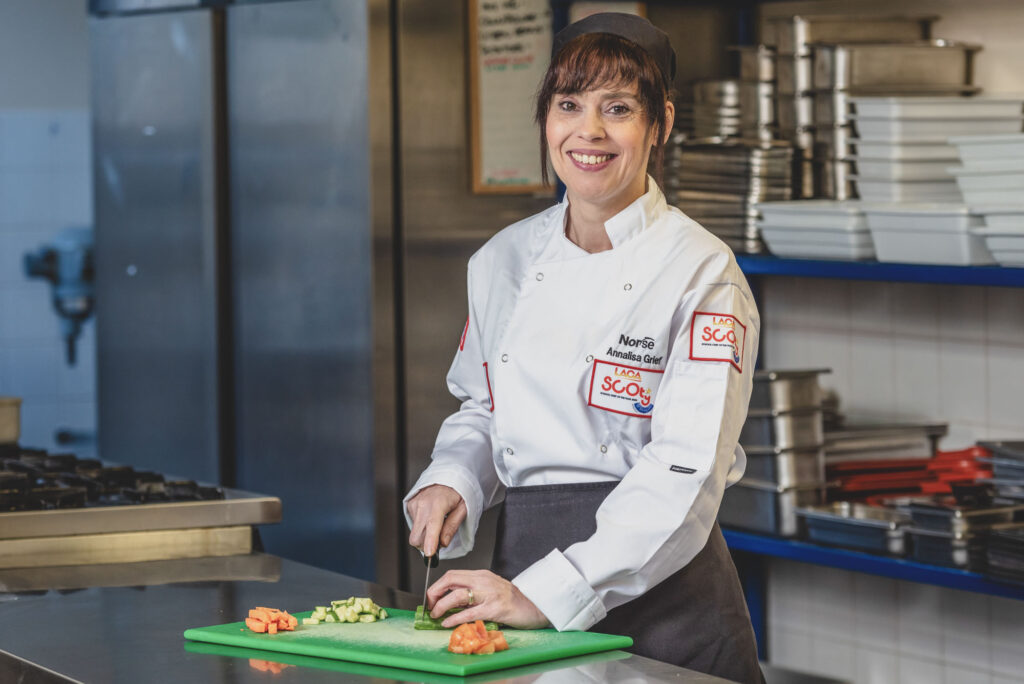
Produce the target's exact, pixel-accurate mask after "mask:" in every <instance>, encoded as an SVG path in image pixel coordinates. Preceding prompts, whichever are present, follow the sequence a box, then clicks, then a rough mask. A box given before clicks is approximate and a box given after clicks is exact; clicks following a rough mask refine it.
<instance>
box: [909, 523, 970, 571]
mask: <svg viewBox="0 0 1024 684" xmlns="http://www.w3.org/2000/svg"><path fill="white" fill-rule="evenodd" d="M906 532H907V534H908V535H909V536H910V540H911V553H912V555H913V557H914V560H916V561H918V562H920V563H928V564H930V565H944V566H948V567H954V568H965V569H969V570H980V569H981V568H982V567H983V566H984V563H985V559H984V551H985V548H984V542H983V540H982V538H981V537H980V536H979V535H976V534H965V533H962V532H941V531H938V530H929V529H922V528H918V527H908V528H907V529H906Z"/></svg>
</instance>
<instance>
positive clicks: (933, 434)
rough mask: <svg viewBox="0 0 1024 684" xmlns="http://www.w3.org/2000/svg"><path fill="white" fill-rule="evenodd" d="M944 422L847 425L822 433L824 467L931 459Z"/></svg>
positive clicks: (943, 431) (942, 430)
mask: <svg viewBox="0 0 1024 684" xmlns="http://www.w3.org/2000/svg"><path fill="white" fill-rule="evenodd" d="M948 431H949V426H948V425H947V424H946V423H905V424H877V425H849V426H844V427H843V428H842V429H840V430H830V431H828V432H826V433H825V465H826V466H828V465H829V464H832V463H843V462H846V461H861V460H868V459H874V460H882V459H907V458H932V457H933V456H935V452H936V450H937V448H938V442H939V439H941V438H942V437H944V436H945V435H946V433H947V432H948Z"/></svg>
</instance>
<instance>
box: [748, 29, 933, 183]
mask: <svg viewBox="0 0 1024 684" xmlns="http://www.w3.org/2000/svg"><path fill="white" fill-rule="evenodd" d="M937 20H938V17H937V16H871V15H794V16H779V17H768V19H767V21H766V22H765V25H764V26H763V27H762V35H763V36H764V42H765V43H766V44H768V45H769V46H774V47H775V49H776V53H777V56H776V63H775V77H776V107H775V108H776V120H777V121H778V131H779V137H781V138H782V139H784V140H789V141H791V142H792V143H793V144H794V146H795V147H796V153H795V155H794V160H795V164H796V171H795V173H794V181H795V183H796V185H795V187H794V196H795V197H797V198H803V199H808V198H811V197H823V198H828V199H846V198H847V197H849V196H850V193H849V187H850V186H849V179H848V175H849V173H848V171H849V168H848V164H847V163H846V162H842V161H841V160H840V159H841V158H840V157H838V156H835V155H833V156H831V157H827V156H823V155H822V154H820V153H816V152H815V142H816V139H821V138H825V139H828V138H829V130H828V128H829V125H827V124H821V125H822V127H823V129H824V130H822V131H821V132H820V133H819V132H818V131H817V130H816V129H817V127H818V126H819V124H818V122H816V121H815V116H814V109H815V104H816V99H817V98H816V97H815V93H814V88H815V83H814V78H813V74H814V65H813V56H812V55H813V52H814V46H815V44H817V43H822V42H825V41H830V42H833V43H834V42H843V41H847V42H851V43H859V42H862V41H872V40H873V41H920V40H922V39H928V38H930V37H931V31H932V24H933V23H934V22H935V21H937ZM885 68H886V69H888V70H889V71H893V70H894V69H893V65H892V64H887V65H885Z"/></svg>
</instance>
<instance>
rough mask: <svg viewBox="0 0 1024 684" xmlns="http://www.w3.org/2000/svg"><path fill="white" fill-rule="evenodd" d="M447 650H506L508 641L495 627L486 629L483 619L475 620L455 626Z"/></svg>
mask: <svg viewBox="0 0 1024 684" xmlns="http://www.w3.org/2000/svg"><path fill="white" fill-rule="evenodd" d="M448 650H449V651H451V652H452V653H471V654H474V655H478V654H487V653H494V652H496V651H506V650H508V642H507V641H505V635H504V634H502V633H501V632H499V631H498V630H496V629H495V630H488V629H487V628H486V627H485V626H484V623H483V620H477V621H476V622H466V623H464V624H461V625H459V626H458V627H456V628H455V631H454V632H452V637H451V639H449V640H448Z"/></svg>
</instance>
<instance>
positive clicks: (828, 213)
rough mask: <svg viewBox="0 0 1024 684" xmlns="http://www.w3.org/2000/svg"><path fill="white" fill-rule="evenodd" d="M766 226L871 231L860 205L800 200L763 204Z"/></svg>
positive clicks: (763, 223)
mask: <svg viewBox="0 0 1024 684" xmlns="http://www.w3.org/2000/svg"><path fill="white" fill-rule="evenodd" d="M755 208H756V209H757V210H758V211H759V212H761V216H762V217H763V220H762V221H761V222H760V225H763V226H781V227H788V228H804V227H806V228H818V229H830V230H867V227H868V224H867V222H866V221H865V220H864V213H863V212H862V211H861V209H860V204H859V203H858V202H848V201H845V202H844V201H837V200H800V201H796V202H760V203H758V204H757V205H756V206H755Z"/></svg>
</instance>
